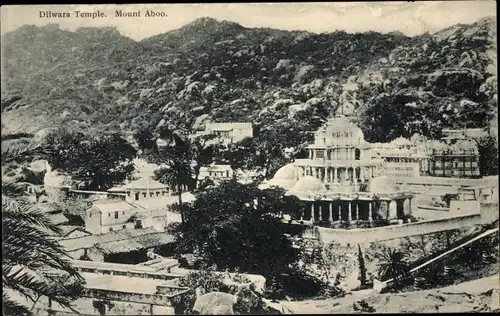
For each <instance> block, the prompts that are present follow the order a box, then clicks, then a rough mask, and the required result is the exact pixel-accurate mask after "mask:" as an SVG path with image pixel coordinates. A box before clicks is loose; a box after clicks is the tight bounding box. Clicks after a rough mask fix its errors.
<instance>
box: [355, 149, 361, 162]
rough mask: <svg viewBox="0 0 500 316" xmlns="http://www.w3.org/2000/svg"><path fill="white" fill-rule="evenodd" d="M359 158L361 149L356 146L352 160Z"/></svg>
mask: <svg viewBox="0 0 500 316" xmlns="http://www.w3.org/2000/svg"><path fill="white" fill-rule="evenodd" d="M360 159H361V150H359V148H356V149H355V150H354V160H360Z"/></svg>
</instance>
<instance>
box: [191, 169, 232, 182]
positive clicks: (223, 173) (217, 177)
mask: <svg viewBox="0 0 500 316" xmlns="http://www.w3.org/2000/svg"><path fill="white" fill-rule="evenodd" d="M233 175H234V170H233V169H232V168H231V166H230V165H211V166H207V167H201V168H200V175H199V177H198V178H199V180H200V181H203V180H205V179H206V178H208V179H210V180H212V181H213V182H214V183H219V182H221V181H228V180H231V179H232V178H233Z"/></svg>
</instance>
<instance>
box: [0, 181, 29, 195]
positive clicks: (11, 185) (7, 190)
mask: <svg viewBox="0 0 500 316" xmlns="http://www.w3.org/2000/svg"><path fill="white" fill-rule="evenodd" d="M28 185H29V183H27V182H14V181H12V180H8V179H5V178H4V179H2V194H5V195H10V196H12V195H17V196H19V195H23V194H24V192H25V190H26V187H27V186H28Z"/></svg>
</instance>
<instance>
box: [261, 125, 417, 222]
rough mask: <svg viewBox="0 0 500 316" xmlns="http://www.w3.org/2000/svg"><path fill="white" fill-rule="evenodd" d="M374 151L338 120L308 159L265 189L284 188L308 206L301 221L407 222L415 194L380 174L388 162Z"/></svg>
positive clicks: (299, 161)
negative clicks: (378, 157)
mask: <svg viewBox="0 0 500 316" xmlns="http://www.w3.org/2000/svg"><path fill="white" fill-rule="evenodd" d="M370 148H371V147H370V144H369V143H367V142H366V141H365V140H364V135H363V132H362V131H361V129H360V128H358V127H357V126H356V125H355V124H353V123H351V122H350V121H349V120H348V118H346V117H344V116H336V117H334V118H332V119H330V120H329V121H328V122H327V123H326V124H325V125H324V126H323V127H322V128H320V129H319V130H318V131H317V132H316V134H315V142H314V144H312V145H310V146H309V147H308V150H309V158H308V159H297V160H295V162H294V163H291V164H288V165H286V166H284V167H282V168H281V169H279V170H278V171H277V172H276V174H275V176H274V177H273V178H272V179H271V180H269V181H268V182H266V183H265V184H264V185H263V186H262V187H263V188H265V187H272V186H276V187H281V188H283V189H285V190H287V191H288V194H290V195H294V196H296V197H297V198H299V199H300V200H301V201H304V202H306V203H305V204H306V205H308V206H307V207H306V208H305V209H303V210H302V215H301V217H300V220H301V221H304V220H305V221H310V222H312V223H317V222H321V224H323V225H326V226H332V225H335V224H339V223H342V222H349V223H350V224H353V225H356V224H359V225H360V226H371V224H372V223H373V222H375V221H377V220H398V219H399V220H403V219H405V220H406V219H407V216H406V215H409V214H410V212H411V199H412V198H413V194H412V193H411V192H405V191H403V190H401V189H400V188H399V187H398V186H397V185H396V184H395V182H394V181H392V179H390V178H389V177H387V176H384V175H381V173H382V172H383V170H384V161H383V160H381V159H373V158H372V157H371V155H370V154H369V150H370Z"/></svg>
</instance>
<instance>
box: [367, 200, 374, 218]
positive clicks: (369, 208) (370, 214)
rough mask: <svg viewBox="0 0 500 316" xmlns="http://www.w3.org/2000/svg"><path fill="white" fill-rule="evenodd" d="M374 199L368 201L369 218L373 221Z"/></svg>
mask: <svg viewBox="0 0 500 316" xmlns="http://www.w3.org/2000/svg"><path fill="white" fill-rule="evenodd" d="M372 203H373V202H372V201H370V202H368V220H369V221H370V222H371V221H373V214H372Z"/></svg>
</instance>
